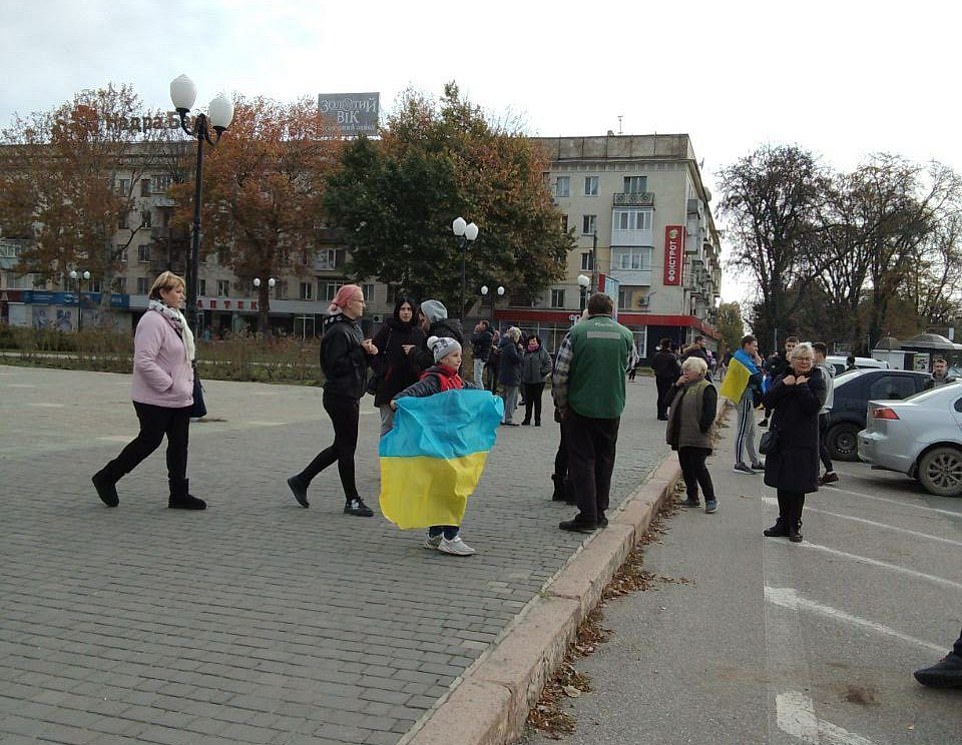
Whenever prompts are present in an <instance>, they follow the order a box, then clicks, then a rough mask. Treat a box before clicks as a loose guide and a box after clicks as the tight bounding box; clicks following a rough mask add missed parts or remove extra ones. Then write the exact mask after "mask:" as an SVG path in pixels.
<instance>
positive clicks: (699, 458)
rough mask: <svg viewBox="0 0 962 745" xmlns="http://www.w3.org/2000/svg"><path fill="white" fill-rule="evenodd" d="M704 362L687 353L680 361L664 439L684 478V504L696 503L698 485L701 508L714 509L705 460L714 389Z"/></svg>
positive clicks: (715, 404) (715, 398) (714, 409)
mask: <svg viewBox="0 0 962 745" xmlns="http://www.w3.org/2000/svg"><path fill="white" fill-rule="evenodd" d="M707 374H708V365H706V364H705V361H704V360H703V359H700V358H698V357H689V358H688V359H687V360H685V361H684V362H683V363H682V365H681V375H680V376H679V378H678V380H677V382H676V383H675V388H676V393H675V396H674V398H673V399H672V402H671V417H670V418H669V420H668V426H667V427H666V431H665V439H666V441H667V442H668V444H669V445H671V449H672V450H676V451H678V464H679V465H680V466H681V474H682V477H683V478H684V480H685V492H686V495H687V499H686V500H685V501H684V502H682V506H684V507H700V506H701V503H700V502H699V500H698V487H699V486H700V487H701V490H702V493H703V494H704V495H705V512H707V513H708V514H711V513H713V512H715V511H716V510H717V509H718V499H717V497H716V496H715V487H714V485H713V484H712V480H711V474H710V473H709V472H708V466H707V465H705V461H706V460H707V458H708V456H709V455H711V450H712V447H711V429H712V424H713V423H714V421H715V414H716V412H717V410H718V392H717V391H716V390H715V386H714V385H712V384H711V383H710V382H709V381H708V380H707V379H706V378H705V376H706V375H707Z"/></svg>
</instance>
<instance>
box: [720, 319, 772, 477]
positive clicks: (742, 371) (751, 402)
mask: <svg viewBox="0 0 962 745" xmlns="http://www.w3.org/2000/svg"><path fill="white" fill-rule="evenodd" d="M763 377H764V373H763V372H762V358H761V356H760V355H759V354H758V339H756V338H755V337H754V336H752V335H751V334H748V335H746V336H743V337H742V340H741V343H740V346H739V349H738V351H737V352H735V354H734V355H733V356H732V359H731V362H730V363H729V365H728V372H727V373H725V380H724V381H723V382H722V385H721V388H720V389H719V391H718V392H719V393H720V394H721V395H722V396H724V397H725V398H727V399H728V400H730V401H731V402H732V403H734V404H735V410H736V412H737V415H738V434H737V435H736V436H735V465H734V466H732V470H733V471H734V472H735V473H741V474H744V475H746V476H753V475H755V474H756V473H761V472H762V471H764V470H765V466H764V465H763V464H762V462H761V459H760V458H759V457H758V451H757V450H756V449H755V434H756V433H757V431H758V425H757V424H756V423H755V407H756V405H757V402H758V401H759V400H760V399H761V396H762V378H763ZM746 449H747V450H748V457H749V458H750V464H746V463H745V461H744V460H743V459H742V454H743V453H744V452H745V450H746Z"/></svg>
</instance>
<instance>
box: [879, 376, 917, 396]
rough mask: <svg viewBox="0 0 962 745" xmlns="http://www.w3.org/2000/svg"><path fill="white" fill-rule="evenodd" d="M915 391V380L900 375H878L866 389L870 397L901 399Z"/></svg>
mask: <svg viewBox="0 0 962 745" xmlns="http://www.w3.org/2000/svg"><path fill="white" fill-rule="evenodd" d="M913 393H915V381H914V380H912V378H909V377H906V376H902V375H880V376H879V377H878V378H877V379H876V380H874V381H873V382H872V385H870V386H869V389H868V397H869V398H871V399H880V398H881V399H903V398H905V397H906V396H911V395H912V394H913Z"/></svg>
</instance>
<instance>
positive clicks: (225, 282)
mask: <svg viewBox="0 0 962 745" xmlns="http://www.w3.org/2000/svg"><path fill="white" fill-rule="evenodd" d="M217 297H230V280H229V279H218V280H217Z"/></svg>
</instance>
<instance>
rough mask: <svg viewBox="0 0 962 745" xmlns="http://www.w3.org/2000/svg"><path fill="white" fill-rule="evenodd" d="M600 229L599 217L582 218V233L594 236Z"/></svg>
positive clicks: (585, 216)
mask: <svg viewBox="0 0 962 745" xmlns="http://www.w3.org/2000/svg"><path fill="white" fill-rule="evenodd" d="M597 229H598V215H584V216H583V217H582V218H581V232H582V233H584V234H585V235H592V234H594V232H595V231H596V230H597Z"/></svg>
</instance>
